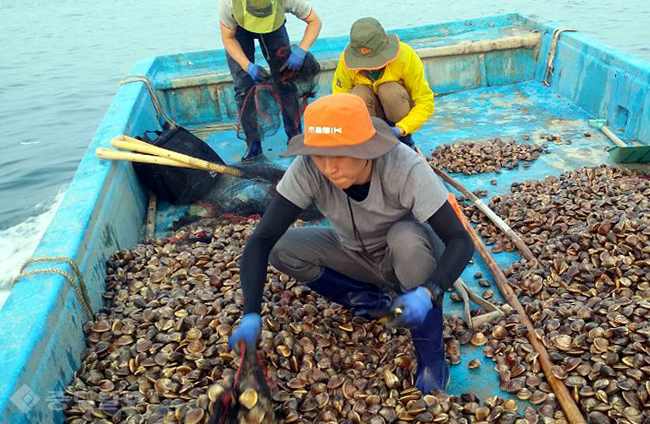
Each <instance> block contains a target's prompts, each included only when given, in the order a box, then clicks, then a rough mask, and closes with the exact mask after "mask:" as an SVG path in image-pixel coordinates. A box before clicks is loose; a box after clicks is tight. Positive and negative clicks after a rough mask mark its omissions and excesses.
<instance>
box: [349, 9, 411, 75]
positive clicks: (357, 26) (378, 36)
mask: <svg viewBox="0 0 650 424" xmlns="http://www.w3.org/2000/svg"><path fill="white" fill-rule="evenodd" d="M398 52H399V38H398V37H397V35H395V34H387V33H386V30H384V27H382V26H381V24H380V23H379V21H378V20H377V19H375V18H361V19H359V20H358V21H356V22H355V23H354V24H352V29H351V30H350V44H348V45H347V47H346V48H345V52H344V53H343V58H344V60H345V66H346V67H347V68H348V69H364V70H374V69H380V68H383V67H384V66H386V65H387V64H388V63H389V62H391V61H392V60H394V59H395V58H396V57H397V53H398Z"/></svg>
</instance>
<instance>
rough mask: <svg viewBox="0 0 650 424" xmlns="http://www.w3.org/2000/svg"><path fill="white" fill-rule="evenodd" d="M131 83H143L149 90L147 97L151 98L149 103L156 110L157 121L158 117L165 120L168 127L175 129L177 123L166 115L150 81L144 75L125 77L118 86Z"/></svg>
mask: <svg viewBox="0 0 650 424" xmlns="http://www.w3.org/2000/svg"><path fill="white" fill-rule="evenodd" d="M132 82H142V83H144V85H145V87H147V90H149V95H150V96H151V101H152V102H153V107H154V108H155V109H156V115H157V116H158V119H159V120H160V117H161V116H162V117H163V118H165V120H166V121H167V122H169V125H171V126H172V127H177V126H178V122H176V121H174V120H173V119H172V118H171V116H169V115H168V114H167V112H166V111H165V108H163V106H162V104H161V103H160V100H159V99H158V96H157V95H156V90H155V89H154V88H153V84H152V83H151V80H150V79H149V78H147V77H146V76H144V75H127V76H125V77H124V78H122V80H121V81H120V83H119V84H118V86H121V85H124V84H129V83H132Z"/></svg>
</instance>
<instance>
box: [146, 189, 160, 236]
mask: <svg viewBox="0 0 650 424" xmlns="http://www.w3.org/2000/svg"><path fill="white" fill-rule="evenodd" d="M157 204H158V198H157V197H156V193H153V192H152V193H151V195H150V196H149V208H148V209H147V235H146V237H147V241H150V240H153V239H154V237H155V236H156V207H157Z"/></svg>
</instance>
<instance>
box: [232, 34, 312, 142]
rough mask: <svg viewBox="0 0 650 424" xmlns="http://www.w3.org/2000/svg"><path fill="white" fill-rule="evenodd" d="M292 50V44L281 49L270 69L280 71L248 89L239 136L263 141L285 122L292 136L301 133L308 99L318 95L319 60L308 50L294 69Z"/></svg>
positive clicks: (240, 116)
mask: <svg viewBox="0 0 650 424" xmlns="http://www.w3.org/2000/svg"><path fill="white" fill-rule="evenodd" d="M290 54H291V49H290V47H289V46H287V47H286V48H283V49H279V50H278V52H277V55H276V57H275V58H273V59H272V60H271V69H278V71H277V72H272V73H271V74H270V77H269V78H267V80H266V81H264V82H262V83H258V84H255V85H254V86H253V87H251V88H250V89H249V90H248V93H246V97H245V98H244V101H243V103H242V107H241V109H240V115H239V121H240V124H241V125H240V126H239V127H238V130H237V137H238V138H239V139H241V140H248V141H255V140H258V141H262V140H264V138H266V137H268V136H272V135H274V134H275V133H277V132H278V130H279V129H280V126H281V124H282V123H284V126H285V128H286V129H287V133H288V134H289V135H290V136H293V135H296V134H299V133H300V122H301V117H302V114H303V112H304V110H305V108H306V107H307V103H308V101H309V99H310V98H312V97H315V96H316V88H317V85H318V76H319V74H320V64H319V63H318V61H317V60H316V58H314V56H313V55H312V54H311V53H307V55H306V56H305V61H304V63H303V66H302V68H301V69H300V70H298V71H291V70H289V69H288V68H287V67H286V62H287V59H288V57H289V55H290Z"/></svg>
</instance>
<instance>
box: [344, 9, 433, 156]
mask: <svg viewBox="0 0 650 424" xmlns="http://www.w3.org/2000/svg"><path fill="white" fill-rule="evenodd" d="M332 92H333V93H351V94H354V95H357V96H359V97H361V98H362V99H363V100H364V101H365V102H366V105H367V107H368V111H369V112H370V114H371V115H372V116H377V117H379V118H382V119H385V120H386V121H387V122H388V123H389V124H390V125H391V126H392V130H393V132H394V133H395V135H396V136H397V137H398V138H399V139H400V140H401V141H402V142H403V143H405V144H406V145H408V146H411V147H413V146H414V144H413V139H412V137H411V134H413V133H414V132H416V131H417V130H419V129H420V127H421V126H422V125H423V124H424V122H425V121H426V120H427V119H428V118H429V117H430V116H431V115H433V92H432V91H431V88H430V87H429V83H428V82H427V79H426V76H425V72H424V65H423V64H422V60H420V57H419V56H418V55H417V54H416V53H415V51H414V50H413V49H412V48H411V47H410V46H408V45H407V44H404V43H402V42H401V41H399V38H398V37H397V35H395V34H387V33H386V31H385V30H384V28H383V27H382V26H381V24H380V23H379V21H377V20H376V19H375V18H362V19H359V20H358V21H356V22H355V23H354V24H353V25H352V29H351V30H350V43H349V44H348V46H347V47H346V48H345V51H344V52H343V54H341V58H340V59H339V64H338V66H337V67H336V72H335V74H334V81H333V83H332Z"/></svg>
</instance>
